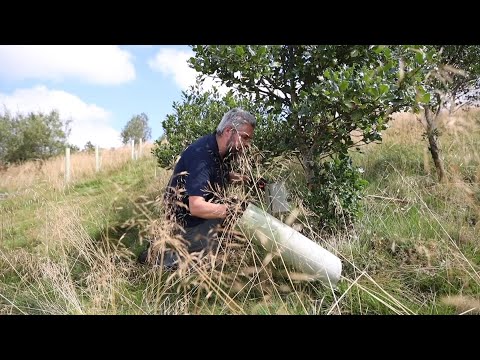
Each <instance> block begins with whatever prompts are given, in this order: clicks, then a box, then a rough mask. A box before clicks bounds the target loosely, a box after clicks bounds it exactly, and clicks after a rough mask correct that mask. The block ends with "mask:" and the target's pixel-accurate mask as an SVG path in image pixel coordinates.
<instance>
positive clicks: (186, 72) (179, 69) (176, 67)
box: [148, 47, 229, 94]
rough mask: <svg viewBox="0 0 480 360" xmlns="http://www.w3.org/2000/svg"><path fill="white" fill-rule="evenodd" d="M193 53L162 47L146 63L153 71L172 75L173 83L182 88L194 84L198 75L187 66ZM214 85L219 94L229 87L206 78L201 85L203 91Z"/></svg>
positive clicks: (168, 75)
mask: <svg viewBox="0 0 480 360" xmlns="http://www.w3.org/2000/svg"><path fill="white" fill-rule="evenodd" d="M193 55H194V52H193V51H192V50H190V49H189V50H178V49H173V48H168V47H162V48H161V49H160V50H159V51H158V53H157V54H156V55H155V57H154V58H152V59H150V60H148V65H149V66H150V68H151V69H152V70H154V71H158V72H160V73H161V74H163V75H165V76H167V77H173V80H174V81H175V83H176V84H177V85H178V86H179V87H180V89H182V90H186V89H187V88H188V87H189V86H192V85H194V84H195V81H196V76H197V75H199V73H198V72H196V71H195V70H194V69H192V68H190V67H189V66H188V63H187V60H188V59H190V58H191V57H192V56H193ZM213 85H215V86H216V87H217V89H218V90H219V92H220V94H225V93H226V92H227V91H228V90H229V89H228V88H227V87H226V86H220V82H219V81H218V80H217V81H214V80H213V79H212V78H207V79H206V80H205V81H204V82H203V85H202V89H203V90H204V91H206V90H209V89H211V88H212V86H213Z"/></svg>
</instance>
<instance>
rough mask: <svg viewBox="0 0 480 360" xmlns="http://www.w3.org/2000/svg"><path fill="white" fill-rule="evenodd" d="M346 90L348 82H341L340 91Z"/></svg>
mask: <svg viewBox="0 0 480 360" xmlns="http://www.w3.org/2000/svg"><path fill="white" fill-rule="evenodd" d="M347 88H348V81H346V80H343V81H342V82H341V83H340V91H345V90H347Z"/></svg>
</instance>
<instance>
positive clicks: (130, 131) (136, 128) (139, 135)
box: [121, 113, 152, 144]
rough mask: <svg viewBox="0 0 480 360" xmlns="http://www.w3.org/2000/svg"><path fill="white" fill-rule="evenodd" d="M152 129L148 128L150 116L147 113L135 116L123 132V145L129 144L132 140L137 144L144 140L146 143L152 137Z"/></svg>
mask: <svg viewBox="0 0 480 360" xmlns="http://www.w3.org/2000/svg"><path fill="white" fill-rule="evenodd" d="M151 132H152V130H151V128H150V127H149V126H148V116H147V115H146V114H145V113H141V114H140V115H135V116H133V117H132V118H131V119H130V121H129V122H128V123H127V124H126V125H125V127H124V128H123V130H122V133H121V137H122V143H123V144H127V143H128V142H129V141H131V140H135V142H136V143H138V142H139V141H140V139H142V141H146V140H148V139H150V137H151Z"/></svg>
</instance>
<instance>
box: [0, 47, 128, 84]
mask: <svg viewBox="0 0 480 360" xmlns="http://www.w3.org/2000/svg"><path fill="white" fill-rule="evenodd" d="M131 60H132V55H131V54H130V53H129V52H128V51H125V50H122V49H120V48H119V47H118V46H114V45H1V46H0V79H2V78H4V79H11V80H25V79H41V80H55V81H62V80H65V79H67V78H69V79H70V78H75V79H80V80H82V81H86V82H89V83H93V84H100V85H117V84H122V83H125V82H128V81H131V80H134V79H135V67H134V66H133V63H132V61H131Z"/></svg>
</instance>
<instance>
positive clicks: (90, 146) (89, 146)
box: [83, 140, 95, 152]
mask: <svg viewBox="0 0 480 360" xmlns="http://www.w3.org/2000/svg"><path fill="white" fill-rule="evenodd" d="M83 150H84V151H86V152H92V151H95V145H93V144H92V142H91V141H90V140H89V141H87V143H86V144H85V146H84V147H83Z"/></svg>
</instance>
